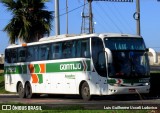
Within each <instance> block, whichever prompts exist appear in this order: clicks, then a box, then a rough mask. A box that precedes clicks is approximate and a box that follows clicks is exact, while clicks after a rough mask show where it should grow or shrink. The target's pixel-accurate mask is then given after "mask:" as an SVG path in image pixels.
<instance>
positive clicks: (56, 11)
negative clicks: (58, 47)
mask: <svg viewBox="0 0 160 113" xmlns="http://www.w3.org/2000/svg"><path fill="white" fill-rule="evenodd" d="M54 18H55V35H60V22H59V0H55V17H54Z"/></svg>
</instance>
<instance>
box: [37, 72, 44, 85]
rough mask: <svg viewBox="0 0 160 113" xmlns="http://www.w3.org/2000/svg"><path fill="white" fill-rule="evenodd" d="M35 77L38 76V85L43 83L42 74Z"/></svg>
mask: <svg viewBox="0 0 160 113" xmlns="http://www.w3.org/2000/svg"><path fill="white" fill-rule="evenodd" d="M37 76H38V79H39V83H40V84H41V83H43V76H42V74H37Z"/></svg>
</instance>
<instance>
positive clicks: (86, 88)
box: [83, 87, 90, 97]
mask: <svg viewBox="0 0 160 113" xmlns="http://www.w3.org/2000/svg"><path fill="white" fill-rule="evenodd" d="M89 93H90V92H89V88H88V87H84V89H83V94H84V96H85V97H89Z"/></svg>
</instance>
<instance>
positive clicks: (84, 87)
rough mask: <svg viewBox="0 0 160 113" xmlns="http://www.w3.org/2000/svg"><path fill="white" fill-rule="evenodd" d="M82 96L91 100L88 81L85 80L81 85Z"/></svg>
mask: <svg viewBox="0 0 160 113" xmlns="http://www.w3.org/2000/svg"><path fill="white" fill-rule="evenodd" d="M81 97H82V98H83V100H86V101H88V100H91V95H90V89H89V85H88V83H87V82H84V83H83V84H82V87H81Z"/></svg>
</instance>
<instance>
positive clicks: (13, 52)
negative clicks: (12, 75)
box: [10, 49, 17, 63]
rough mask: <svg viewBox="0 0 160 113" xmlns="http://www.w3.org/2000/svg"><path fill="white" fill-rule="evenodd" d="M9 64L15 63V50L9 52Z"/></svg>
mask: <svg viewBox="0 0 160 113" xmlns="http://www.w3.org/2000/svg"><path fill="white" fill-rule="evenodd" d="M10 57H11V63H17V49H11V50H10Z"/></svg>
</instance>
